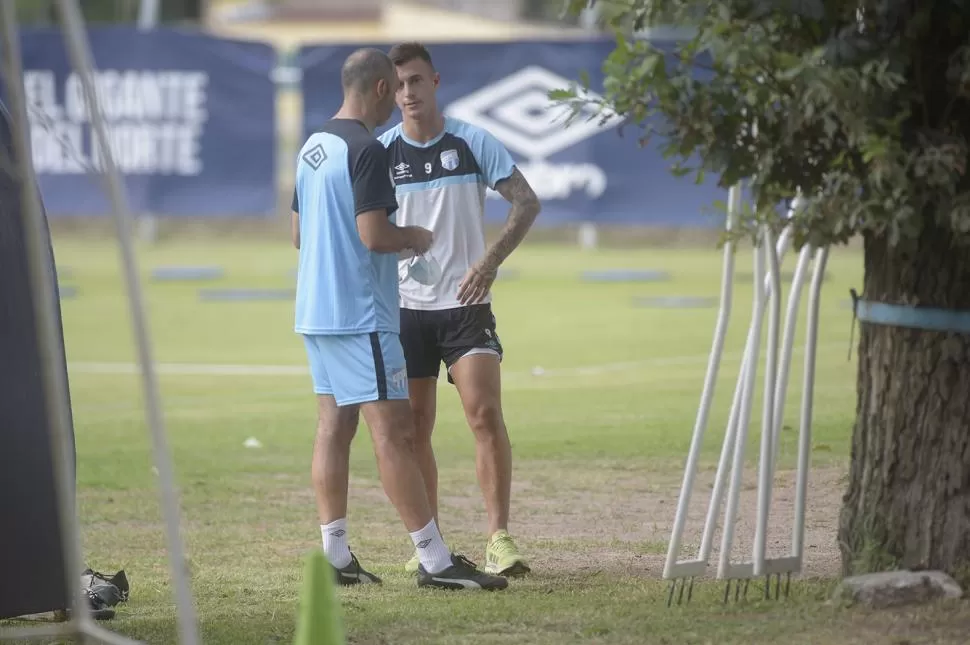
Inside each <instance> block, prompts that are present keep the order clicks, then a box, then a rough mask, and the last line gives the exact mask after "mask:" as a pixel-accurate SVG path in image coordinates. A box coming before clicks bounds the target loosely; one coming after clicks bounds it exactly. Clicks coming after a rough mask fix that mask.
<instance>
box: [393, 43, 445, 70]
mask: <svg viewBox="0 0 970 645" xmlns="http://www.w3.org/2000/svg"><path fill="white" fill-rule="evenodd" d="M387 55H388V56H390V58H391V62H392V63H394V65H395V67H396V66H398V65H405V64H407V63H410V62H411V61H412V60H416V59H418V58H420V59H421V60H423V61H424V62H426V63H427V64H428V65H431V69H434V63H432V62H431V53H430V52H429V51H428V48H427V47H425V46H424V45H422V44H421V43H417V42H409V43H400V44H397V45H394V46H393V47H391V51H389V52H388V53H387Z"/></svg>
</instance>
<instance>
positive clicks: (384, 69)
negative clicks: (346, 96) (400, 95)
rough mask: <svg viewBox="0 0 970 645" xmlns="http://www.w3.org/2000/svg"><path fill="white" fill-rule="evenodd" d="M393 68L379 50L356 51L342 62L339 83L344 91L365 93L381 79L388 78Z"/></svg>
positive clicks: (367, 48)
mask: <svg viewBox="0 0 970 645" xmlns="http://www.w3.org/2000/svg"><path fill="white" fill-rule="evenodd" d="M393 70H394V67H393V65H392V64H391V59H390V58H388V56H387V54H385V53H384V52H382V51H381V50H379V49H374V48H372V47H365V48H363V49H358V50H357V51H355V52H354V53H352V54H351V55H350V56H348V57H347V60H345V61H344V65H343V67H342V68H341V69H340V83H341V85H343V88H344V90H355V91H358V92H366V91H368V90H370V89H371V88H372V87H374V85H375V84H376V83H377V81H379V80H380V79H382V78H385V79H386V78H388V77H389V76H391V74H392V73H393Z"/></svg>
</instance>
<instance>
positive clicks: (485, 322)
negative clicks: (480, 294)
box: [401, 303, 502, 383]
mask: <svg viewBox="0 0 970 645" xmlns="http://www.w3.org/2000/svg"><path fill="white" fill-rule="evenodd" d="M401 345H402V346H403V347H404V359H405V360H406V361H407V367H408V378H436V377H437V376H438V374H439V371H440V369H441V363H442V361H444V364H445V367H446V368H451V366H452V365H454V364H455V363H456V362H458V359H460V358H461V357H462V356H465V355H466V354H468V353H469V352H474V351H480V352H481V351H487V352H493V353H495V354H498V356H499V358H501V357H502V343H501V342H500V341H499V339H498V334H497V333H496V332H495V316H494V314H492V306H491V304H489V303H485V304H480V305H470V306H467V307H456V308H454V309H440V310H437V311H424V310H421V309H405V308H404V307H401ZM448 382H449V383H454V381H452V380H451V374H449V375H448Z"/></svg>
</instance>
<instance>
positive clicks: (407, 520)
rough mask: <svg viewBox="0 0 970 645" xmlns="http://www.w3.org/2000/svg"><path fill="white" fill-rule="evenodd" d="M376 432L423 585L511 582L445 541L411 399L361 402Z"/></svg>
mask: <svg viewBox="0 0 970 645" xmlns="http://www.w3.org/2000/svg"><path fill="white" fill-rule="evenodd" d="M361 408H362V411H363V413H364V419H365V421H367V425H368V427H369V428H370V431H371V438H372V439H373V442H374V453H375V454H376V455H377V467H378V470H379V471H380V476H381V484H382V485H383V486H384V492H385V493H386V494H387V496H388V498H389V499H390V500H391V503H392V504H393V505H394V507H395V508H396V509H397V512H398V514H399V515H400V516H401V520H402V521H403V522H404V525H405V527H407V530H408V532H409V533H410V534H411V539H412V541H413V542H414V545H415V547H416V548H417V550H418V553H419V559H420V562H421V566H420V568H419V570H418V585H419V586H432V587H444V588H449V589H476V588H477V589H489V590H490V589H504V588H505V587H506V583H505V581H504V580H503V579H502V578H497V577H495V576H491V575H488V574H483V573H481V572H479V571H477V570H476V569H475V568H474V566H473V565H472V564H471V563H470V562H469V561H467V560H466V559H464V558H462V557H460V556H453V555H452V554H451V552H450V551H449V550H448V547H447V546H446V545H445V542H444V539H443V538H442V537H441V533H440V532H439V531H438V525H437V523H436V522H435V520H434V517H433V514H432V512H431V506H430V505H429V504H428V493H427V491H426V490H425V484H424V478H423V477H422V476H421V470H420V468H419V467H418V462H417V460H416V459H415V456H414V421H413V416H412V414H411V406H410V403H409V401H407V400H404V399H397V400H391V401H375V402H372V403H365V404H363V405H362V406H361Z"/></svg>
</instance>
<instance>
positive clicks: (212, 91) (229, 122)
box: [20, 27, 277, 217]
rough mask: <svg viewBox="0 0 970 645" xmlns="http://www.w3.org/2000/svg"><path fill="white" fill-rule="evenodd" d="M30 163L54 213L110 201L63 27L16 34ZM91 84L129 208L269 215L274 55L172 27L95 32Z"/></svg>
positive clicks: (94, 211) (95, 211)
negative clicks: (30, 150) (146, 30)
mask: <svg viewBox="0 0 970 645" xmlns="http://www.w3.org/2000/svg"><path fill="white" fill-rule="evenodd" d="M20 37H21V48H22V51H23V65H24V89H25V96H26V99H27V103H28V112H29V116H30V121H31V141H32V144H33V159H34V167H35V170H36V173H37V177H38V181H39V183H40V188H41V192H42V193H43V197H44V202H45V204H46V206H47V209H48V211H49V212H50V214H51V216H52V217H56V216H71V215H104V214H107V213H110V203H109V202H108V199H107V196H106V194H105V191H104V190H103V183H102V178H101V176H100V175H98V174H93V172H92V170H93V171H95V172H96V171H97V169H100V168H101V164H102V161H101V158H102V155H100V154H99V152H100V147H99V146H98V145H96V141H95V137H94V129H93V127H92V124H91V120H90V118H89V116H88V110H87V106H86V103H85V99H84V93H83V89H82V86H81V83H80V77H79V76H78V75H77V74H76V73H75V72H74V71H73V69H72V67H71V64H70V62H69V59H68V57H67V53H66V50H65V46H64V39H63V34H62V33H61V32H60V31H58V30H52V29H43V30H35V29H24V30H22V31H21V35H20ZM89 38H90V42H91V47H92V50H93V54H94V61H95V66H96V70H95V78H94V80H95V83H96V87H97V88H98V93H99V97H100V101H101V111H102V113H103V115H104V117H105V120H106V123H107V130H108V139H109V141H110V147H111V151H112V156H113V158H114V161H115V164H116V166H117V167H118V169H119V172H121V173H122V175H123V176H124V180H125V186H126V188H127V194H128V200H129V206H130V207H131V210H132V212H134V213H152V214H155V215H168V216H190V217H191V216H242V215H269V214H272V213H274V212H275V211H276V204H277V187H276V88H275V85H274V83H273V80H272V76H271V74H272V71H273V68H274V67H275V65H276V53H275V51H274V49H273V48H272V47H271V46H269V45H266V44H262V43H254V42H246V41H232V40H224V39H220V38H214V37H212V36H207V35H205V34H201V33H194V32H186V31H179V30H172V29H158V30H154V31H149V32H142V31H137V30H135V29H132V28H128V27H107V28H92V29H90V30H89Z"/></svg>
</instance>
